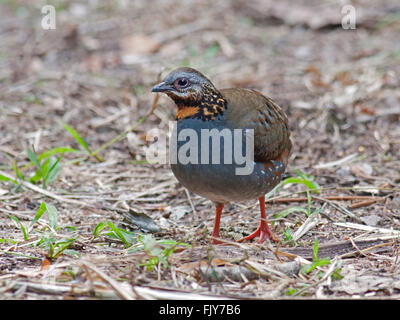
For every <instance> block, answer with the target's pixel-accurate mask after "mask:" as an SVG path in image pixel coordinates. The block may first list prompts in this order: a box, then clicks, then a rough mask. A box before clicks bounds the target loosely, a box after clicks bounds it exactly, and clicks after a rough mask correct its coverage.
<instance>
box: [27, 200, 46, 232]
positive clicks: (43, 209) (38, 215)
mask: <svg viewBox="0 0 400 320" xmlns="http://www.w3.org/2000/svg"><path fill="white" fill-rule="evenodd" d="M45 212H46V204H45V203H44V202H42V203H41V204H40V207H39V209H38V210H37V211H36V214H35V216H34V217H33V220H32V221H31V223H30V224H29V227H28V230H30V229H31V228H32V227H33V225H34V224H35V223H36V222H37V221H38V220H39V219H40V218H41V216H42V215H43V213H45Z"/></svg>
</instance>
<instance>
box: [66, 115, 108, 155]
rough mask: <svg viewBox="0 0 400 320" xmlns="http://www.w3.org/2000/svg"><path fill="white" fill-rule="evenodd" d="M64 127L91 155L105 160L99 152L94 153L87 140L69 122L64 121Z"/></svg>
mask: <svg viewBox="0 0 400 320" xmlns="http://www.w3.org/2000/svg"><path fill="white" fill-rule="evenodd" d="M62 124H63V126H64V128H65V129H66V130H67V131H68V132H69V133H70V134H71V135H72V136H73V137H74V138H75V140H76V141H77V142H78V143H79V144H80V145H81V146H82V147H83V148H84V149H85V150H86V152H87V153H88V154H89V155H93V156H94V157H95V158H96V159H97V160H98V161H104V160H103V159H102V158H101V157H100V156H98V155H97V154H93V152H92V151H91V150H90V148H89V146H88V145H87V143H86V141H85V140H84V139H83V138H82V137H81V136H80V135H79V133H78V132H77V131H76V130H75V129H74V128H72V127H70V126H69V125H68V124H66V123H64V122H62Z"/></svg>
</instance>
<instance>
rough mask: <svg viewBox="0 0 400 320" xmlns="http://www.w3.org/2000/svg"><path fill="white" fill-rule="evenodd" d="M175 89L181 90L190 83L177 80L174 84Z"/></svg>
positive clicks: (183, 79) (184, 80)
mask: <svg viewBox="0 0 400 320" xmlns="http://www.w3.org/2000/svg"><path fill="white" fill-rule="evenodd" d="M174 85H175V88H177V89H182V88H186V87H187V86H189V85H190V81H189V80H188V79H186V78H179V79H177V80H176V81H175V83H174Z"/></svg>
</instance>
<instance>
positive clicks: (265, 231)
mask: <svg viewBox="0 0 400 320" xmlns="http://www.w3.org/2000/svg"><path fill="white" fill-rule="evenodd" d="M258 201H259V202H260V212H261V219H260V224H259V225H258V228H257V230H256V231H254V232H253V233H252V234H250V235H248V236H247V237H244V238H242V239H240V240H238V242H242V241H245V240H251V239H253V238H255V237H257V236H260V239H259V240H258V243H263V242H264V241H265V239H267V237H269V238H270V239H271V240H272V241H275V242H279V241H280V240H279V238H278V237H277V236H276V235H275V234H273V233H272V231H271V230H270V229H269V227H268V223H267V216H266V214H265V196H262V197H260V198H258Z"/></svg>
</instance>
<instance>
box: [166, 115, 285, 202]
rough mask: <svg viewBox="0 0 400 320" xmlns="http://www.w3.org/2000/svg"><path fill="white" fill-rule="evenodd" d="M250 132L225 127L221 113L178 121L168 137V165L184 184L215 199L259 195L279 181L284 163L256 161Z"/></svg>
mask: <svg viewBox="0 0 400 320" xmlns="http://www.w3.org/2000/svg"><path fill="white" fill-rule="evenodd" d="M253 133H254V132H252V131H251V130H250V131H249V130H247V131H246V130H244V129H235V128H228V127H227V126H226V123H225V120H224V118H223V117H220V118H217V119H216V120H214V121H204V120H200V119H183V120H182V121H178V122H176V123H175V127H174V129H173V131H172V135H171V138H170V162H171V169H172V171H173V173H174V175H175V177H176V178H177V179H178V180H179V181H180V182H181V184H183V185H184V186H185V187H186V188H188V189H189V190H190V191H192V192H194V193H196V194H198V195H201V196H203V197H205V198H208V199H210V200H212V201H214V202H220V203H226V202H230V201H244V200H250V199H254V198H256V197H260V196H262V195H264V194H265V193H267V192H268V191H270V190H271V189H272V188H273V187H274V186H275V185H276V184H278V182H279V181H280V179H281V176H282V174H283V171H284V163H283V162H282V161H280V160H279V159H278V160H276V161H275V160H274V162H273V165H269V164H268V163H260V162H255V161H254V136H253ZM281 162H282V163H281ZM282 168H283V170H282Z"/></svg>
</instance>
